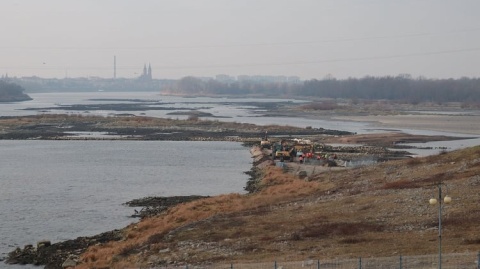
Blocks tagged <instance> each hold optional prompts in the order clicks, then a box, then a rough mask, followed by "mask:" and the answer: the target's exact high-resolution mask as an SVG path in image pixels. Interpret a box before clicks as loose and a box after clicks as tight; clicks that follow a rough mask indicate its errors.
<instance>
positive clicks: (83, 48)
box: [0, 28, 480, 50]
mask: <svg viewBox="0 0 480 269" xmlns="http://www.w3.org/2000/svg"><path fill="white" fill-rule="evenodd" d="M478 31H480V28H469V29H460V30H454V31H447V32H437V33H411V34H402V35H381V36H367V37H352V38H337V39H325V40H318V41H313V40H312V41H293V42H274V43H245V44H218V45H186V46H180V45H179V46H142V47H71V46H64V47H36V46H0V49H10V50H161V49H208V48H236V47H274V46H295V45H315V44H322V43H342V42H355V41H369V40H382V39H398V38H410V37H427V36H438V35H451V34H458V33H468V32H478Z"/></svg>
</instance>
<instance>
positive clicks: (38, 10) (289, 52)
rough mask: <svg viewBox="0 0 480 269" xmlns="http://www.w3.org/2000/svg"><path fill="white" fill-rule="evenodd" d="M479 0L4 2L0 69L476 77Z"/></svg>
mask: <svg viewBox="0 0 480 269" xmlns="http://www.w3.org/2000/svg"><path fill="white" fill-rule="evenodd" d="M479 12H480V1H479V0H455V1H454V0H41V1H40V0H2V2H1V4H0V23H1V29H2V30H1V31H0V75H4V74H6V73H8V75H9V76H11V77H13V76H17V77H22V76H33V75H36V76H40V77H58V78H63V77H65V76H68V77H84V76H99V77H104V78H109V77H113V58H114V56H116V60H117V77H128V78H130V77H135V76H138V75H139V74H140V73H141V71H142V69H143V65H144V64H145V63H146V64H149V63H150V64H151V65H152V69H153V77H154V78H158V79H163V78H181V77H184V76H187V75H194V76H215V75H216V74H228V75H232V76H237V75H294V76H299V77H300V78H302V79H311V78H319V79H320V78H323V77H325V76H326V75H331V76H333V77H336V78H347V77H363V76H366V75H371V76H385V75H398V74H405V73H406V74H411V75H412V76H414V77H418V76H425V77H427V78H459V77H462V76H467V77H480V16H479Z"/></svg>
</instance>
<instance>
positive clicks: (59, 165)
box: [0, 140, 251, 268]
mask: <svg viewBox="0 0 480 269" xmlns="http://www.w3.org/2000/svg"><path fill="white" fill-rule="evenodd" d="M0 165H1V169H2V174H1V175H0V231H1V241H0V256H5V254H6V253H7V252H9V251H11V250H13V249H14V248H15V247H17V246H20V247H23V245H25V244H35V243H36V242H38V241H40V240H44V239H48V240H51V241H53V242H57V241H61V240H66V239H73V238H76V237H78V236H89V235H94V234H98V233H101V232H105V231H108V230H112V229H116V228H122V227H124V226H126V225H128V224H130V223H132V222H134V221H136V220H137V219H132V218H130V217H129V216H130V215H131V214H132V213H133V208H129V207H126V206H124V205H122V204H123V203H125V202H127V201H129V200H132V199H135V198H142V197H145V196H171V195H217V194H223V193H231V192H235V193H243V192H244V191H243V187H244V186H245V185H246V181H247V179H248V176H247V175H246V174H244V173H243V172H245V171H248V170H249V169H250V168H251V156H250V153H249V151H248V149H247V148H245V147H243V146H241V144H239V143H231V142H166V141H36V140H27V141H9V140H3V141H2V140H0ZM2 266H6V265H4V264H3V263H0V268H2ZM9 268H12V267H9ZM20 268H26V267H20Z"/></svg>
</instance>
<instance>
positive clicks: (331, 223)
mask: <svg viewBox="0 0 480 269" xmlns="http://www.w3.org/2000/svg"><path fill="white" fill-rule="evenodd" d="M479 175H480V147H475V148H470V149H465V150H461V151H455V152H451V153H447V154H442V155H438V156H431V157H426V158H419V159H418V160H416V161H411V160H401V161H390V162H387V163H382V164H378V165H373V166H369V167H362V168H356V169H351V170H344V171H336V172H330V173H328V172H327V173H321V174H317V175H316V176H315V177H313V178H311V179H313V181H310V182H306V181H304V180H300V179H298V178H296V177H295V176H294V175H292V174H289V173H284V172H283V171H282V170H281V169H279V168H277V167H273V166H271V167H266V168H265V169H264V171H263V180H262V182H261V184H262V188H261V190H260V191H259V192H257V193H255V194H249V195H239V194H227V195H220V196H217V197H211V198H206V199H201V200H196V201H193V202H190V203H187V204H182V205H178V206H176V207H174V208H170V209H169V210H168V211H167V212H165V213H163V214H161V215H159V216H156V217H153V218H148V219H144V220H142V221H141V222H139V223H137V224H134V225H131V226H129V227H127V228H126V229H125V230H124V235H125V236H124V237H125V240H123V241H119V242H111V243H106V244H103V245H98V246H95V247H91V248H89V249H88V251H87V252H86V253H84V254H83V256H82V264H80V265H79V266H78V267H77V268H93V267H96V268H101V267H111V268H122V267H132V266H134V267H139V266H142V265H144V266H146V265H149V266H159V265H165V264H177V265H179V264H205V263H230V262H235V263H238V262H251V261H256V262H259V261H272V260H279V259H285V260H292V259H297V260H300V259H317V258H319V259H325V258H352V257H361V256H363V257H379V256H380V257H383V256H392V255H399V254H402V255H422V254H432V253H435V252H436V251H437V244H436V240H437V231H436V227H437V225H438V223H437V218H438V215H437V214H438V211H437V210H436V208H432V207H431V206H430V205H429V204H428V199H429V198H432V197H433V196H435V195H437V194H438V192H437V191H438V190H437V188H436V187H435V184H436V183H438V182H439V181H440V180H442V182H443V183H444V184H445V185H446V186H448V194H449V195H450V196H451V197H452V198H453V202H452V204H450V205H448V206H446V208H445V210H444V216H443V217H444V237H443V240H444V243H445V244H444V252H445V253H458V252H465V251H475V252H476V251H478V250H480V243H479V242H480V237H479V236H478V223H479V222H480V210H478V202H479V199H480V196H479V195H478V188H479V187H480V176H479Z"/></svg>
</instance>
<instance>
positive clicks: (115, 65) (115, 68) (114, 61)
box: [113, 55, 117, 79]
mask: <svg viewBox="0 0 480 269" xmlns="http://www.w3.org/2000/svg"><path fill="white" fill-rule="evenodd" d="M116 78H117V56H115V55H114V56H113V79H116Z"/></svg>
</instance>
